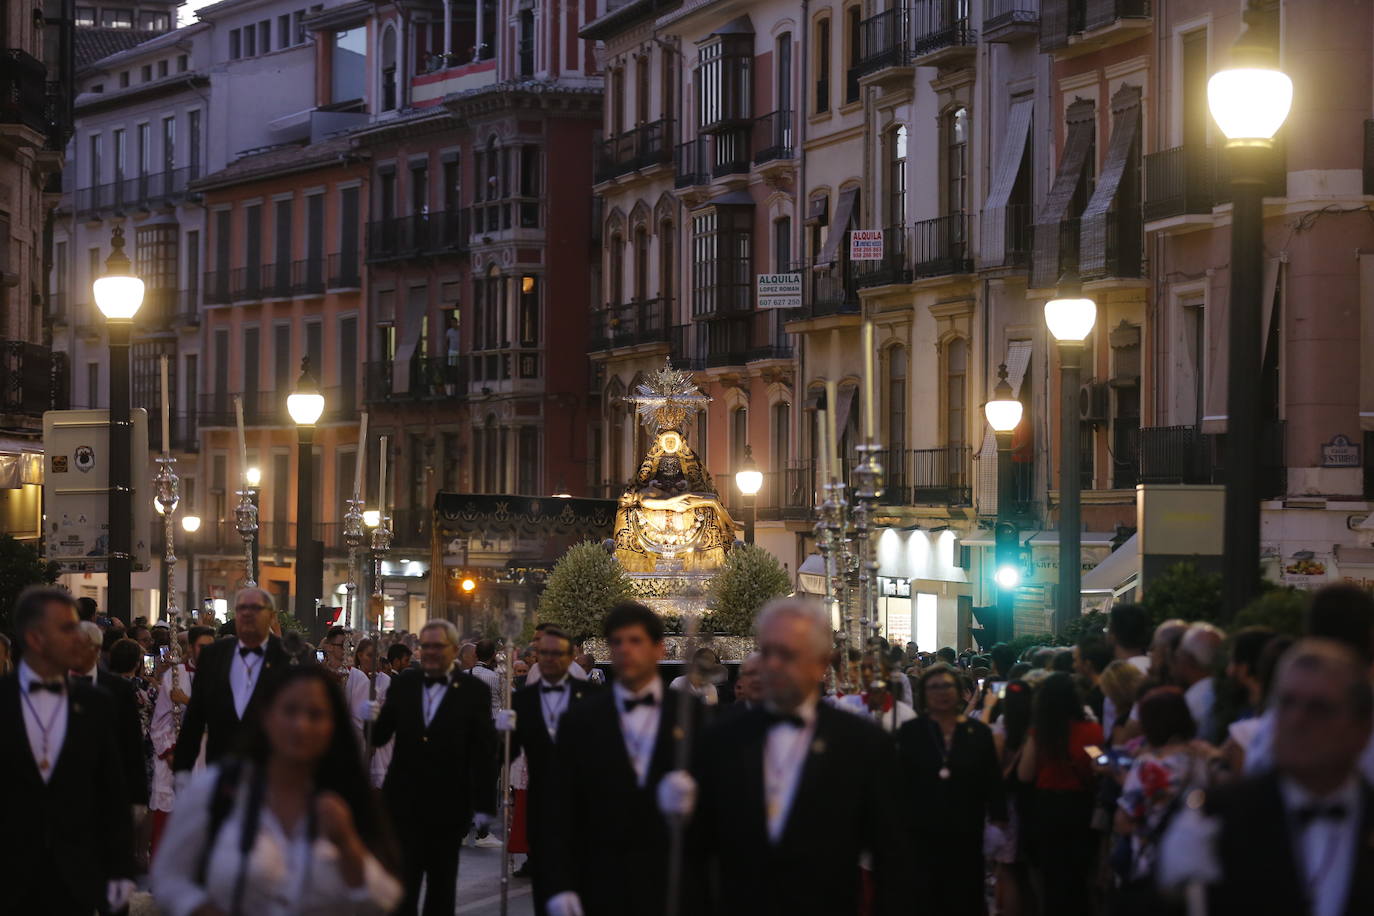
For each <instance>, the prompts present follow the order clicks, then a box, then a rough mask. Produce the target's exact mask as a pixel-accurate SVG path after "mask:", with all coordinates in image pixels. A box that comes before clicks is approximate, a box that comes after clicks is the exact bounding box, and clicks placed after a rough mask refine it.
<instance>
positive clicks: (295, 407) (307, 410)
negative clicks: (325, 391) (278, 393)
mask: <svg viewBox="0 0 1374 916" xmlns="http://www.w3.org/2000/svg"><path fill="white" fill-rule="evenodd" d="M286 412H287V413H289V414H291V419H292V420H293V421H295V424H296V425H297V426H314V425H315V423H316V421H317V420H319V419H320V415H321V414H323V413H324V395H322V394H320V393H319V392H318V391H293V392H291V394H289V395H287V396H286Z"/></svg>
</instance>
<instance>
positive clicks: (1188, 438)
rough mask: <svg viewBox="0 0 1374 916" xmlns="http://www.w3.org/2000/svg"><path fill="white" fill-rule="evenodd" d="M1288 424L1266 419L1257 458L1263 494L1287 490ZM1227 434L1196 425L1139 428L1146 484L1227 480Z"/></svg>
mask: <svg viewBox="0 0 1374 916" xmlns="http://www.w3.org/2000/svg"><path fill="white" fill-rule="evenodd" d="M1285 433H1286V428H1285V424H1284V422H1283V421H1282V420H1270V421H1267V422H1265V423H1264V424H1263V425H1262V427H1261V429H1260V441H1259V446H1258V448H1257V449H1256V450H1255V460H1256V461H1257V462H1258V463H1259V466H1260V490H1261V496H1263V497H1265V498H1272V497H1277V496H1282V495H1284V493H1285V492H1286V490H1287V484H1288V480H1287V477H1288V475H1287V467H1288V463H1287V461H1286V460H1285V455H1284V436H1285ZM1225 444H1226V434H1224V433H1221V434H1209V433H1204V432H1202V431H1201V430H1199V429H1198V428H1197V427H1195V426H1146V427H1142V428H1141V429H1140V431H1139V450H1140V451H1139V462H1138V466H1139V481H1140V483H1145V484H1221V483H1225V482H1226V467H1225V463H1226V462H1225V459H1226V448H1225Z"/></svg>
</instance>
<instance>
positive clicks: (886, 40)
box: [854, 6, 912, 77]
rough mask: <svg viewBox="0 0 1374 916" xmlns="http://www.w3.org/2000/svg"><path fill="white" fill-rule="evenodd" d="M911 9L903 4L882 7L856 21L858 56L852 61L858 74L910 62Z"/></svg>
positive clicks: (865, 73) (867, 73) (865, 74)
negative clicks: (891, 7) (878, 10)
mask: <svg viewBox="0 0 1374 916" xmlns="http://www.w3.org/2000/svg"><path fill="white" fill-rule="evenodd" d="M911 38H912V34H911V9H910V7H906V6H899V7H895V8H893V9H890V10H884V11H883V12H881V13H878V14H877V15H874V16H869V17H868V18H867V19H865V20H863V21H862V22H860V23H859V60H858V62H857V63H856V64H855V65H854V70H855V72H856V73H857V74H858V75H859V76H860V77H864V76H869V75H871V74H874V73H877V72H879V71H881V70H887V69H889V68H906V67H910V66H911Z"/></svg>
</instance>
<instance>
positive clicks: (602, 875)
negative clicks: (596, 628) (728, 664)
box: [545, 601, 699, 916]
mask: <svg viewBox="0 0 1374 916" xmlns="http://www.w3.org/2000/svg"><path fill="white" fill-rule="evenodd" d="M603 631H604V633H605V636H606V642H607V645H608V646H609V648H610V653H611V665H612V667H613V669H614V672H615V680H614V683H613V685H612V687H611V689H610V690H603V691H601V692H599V693H596V694H594V695H591V696H588V697H587V698H586V699H584V700H583V701H582V702H581V703H580V704H578V705H577V706H575V707H572V708H570V709H569V710H568V711H567V713H566V714H564V715H563V716H562V718H561V720H560V722H559V726H558V740H557V745H556V750H555V755H554V758H555V760H556V766H557V769H558V773H557V785H558V787H559V814H558V822H559V824H561V825H562V826H563V828H564V829H563V830H562V831H561V833H560V834H559V838H558V841H557V843H556V845H555V848H554V849H553V852H554V853H555V855H554V856H553V860H552V861H551V862H550V863H549V869H550V871H549V872H548V882H547V884H546V885H545V886H546V887H548V889H549V891H550V893H551V895H552V896H550V897H549V900H548V912H549V913H550V914H551V916H584V914H585V916H592V914H595V916H654V914H657V913H661V912H663V909H664V907H665V904H666V898H667V886H668V848H669V831H668V823H667V821H666V820H665V819H664V817H663V815H662V814H660V813H659V810H658V804H657V801H656V798H655V796H656V793H657V790H658V784H659V781H660V780H662V778H663V775H664V774H665V773H667V772H668V771H669V770H670V769H672V767H673V761H674V758H675V756H676V747H677V743H678V742H679V741H682V740H684V739H685V736H686V732H685V730H684V729H685V728H686V727H690V726H689V725H688V723H679V709H680V708H687V709H689V710H690V712H689V713H688V715H689V716H691V717H692V723H691V724H693V725H694V724H695V723H696V719H697V718H698V717H699V707H698V703H697V701H696V698H695V697H692V696H691V695H690V694H686V693H682V692H678V693H676V694H674V695H673V696H672V698H671V702H665V701H664V698H665V696H667V691H666V688H665V685H664V683H663V681H662V679H661V678H660V677H659V673H658V663H659V662H660V661H661V660H662V659H663V655H664V651H663V621H662V620H661V619H660V618H659V616H658V615H657V614H655V613H654V612H653V611H652V610H650V609H649V608H647V607H645V606H644V605H642V604H639V603H638V602H634V601H622V602H620V603H619V604H616V605H615V606H614V607H612V608H611V610H610V612H609V613H607V615H606V620H605V624H604V627H603ZM594 820H595V821H596V822H597V823H598V825H599V829H598V831H597V837H598V839H599V842H588V838H587V837H586V836H585V835H584V834H582V833H580V832H578V831H576V830H572V829H568V828H569V825H574V824H588V823H591V822H592V821H594ZM682 912H693V911H692V910H691V909H690V908H684V909H683V910H682Z"/></svg>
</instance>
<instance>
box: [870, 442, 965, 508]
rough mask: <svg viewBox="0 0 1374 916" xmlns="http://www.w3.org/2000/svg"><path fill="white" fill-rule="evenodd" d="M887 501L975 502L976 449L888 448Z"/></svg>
mask: <svg viewBox="0 0 1374 916" xmlns="http://www.w3.org/2000/svg"><path fill="white" fill-rule="evenodd" d="M881 460H882V462H883V473H884V484H883V486H884V491H885V495H884V497H883V501H884V502H885V503H887V504H888V505H894V506H901V505H909V506H916V505H946V506H966V505H968V504H970V503H971V502H972V501H973V449H971V448H969V447H968V446H966V445H950V446H946V447H944V448H924V449H899V450H894V449H887V450H886V451H885V452H884V453H883V455H882V457H881Z"/></svg>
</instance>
